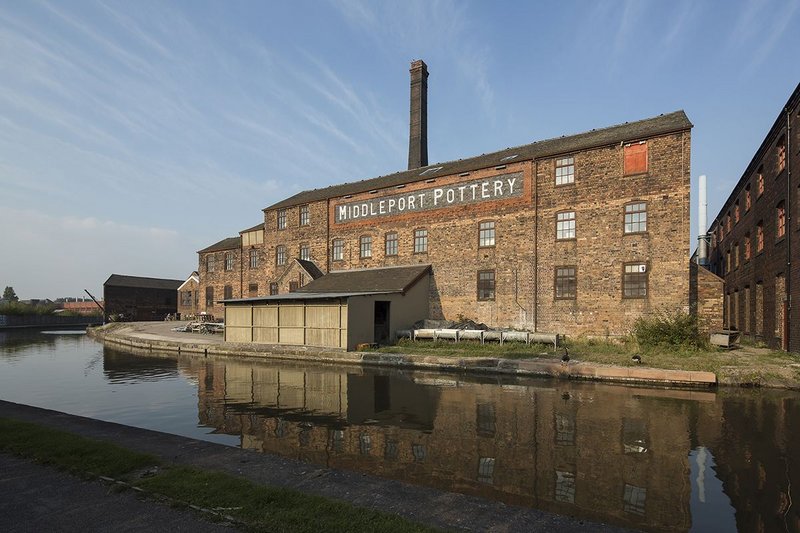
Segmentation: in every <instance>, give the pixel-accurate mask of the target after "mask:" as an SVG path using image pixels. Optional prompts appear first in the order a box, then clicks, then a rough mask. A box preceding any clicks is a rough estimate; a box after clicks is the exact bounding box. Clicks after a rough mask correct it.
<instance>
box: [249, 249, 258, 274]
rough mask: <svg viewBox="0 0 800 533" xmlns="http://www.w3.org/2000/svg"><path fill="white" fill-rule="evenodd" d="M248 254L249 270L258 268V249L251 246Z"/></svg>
mask: <svg viewBox="0 0 800 533" xmlns="http://www.w3.org/2000/svg"><path fill="white" fill-rule="evenodd" d="M248 255H249V257H248V259H249V262H248V264H249V265H250V270H255V269H256V268H258V250H257V249H256V248H251V249H250V251H249V252H248Z"/></svg>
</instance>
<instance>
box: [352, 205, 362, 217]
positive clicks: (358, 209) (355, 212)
mask: <svg viewBox="0 0 800 533" xmlns="http://www.w3.org/2000/svg"><path fill="white" fill-rule="evenodd" d="M359 216H361V207H360V206H358V205H354V206H353V210H352V211H351V213H350V217H351V218H358V217H359Z"/></svg>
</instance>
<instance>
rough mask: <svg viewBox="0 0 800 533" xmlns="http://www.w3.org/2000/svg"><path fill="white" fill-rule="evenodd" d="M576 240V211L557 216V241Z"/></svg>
mask: <svg viewBox="0 0 800 533" xmlns="http://www.w3.org/2000/svg"><path fill="white" fill-rule="evenodd" d="M574 238H575V211H564V212H563V213H558V214H556V240H559V241H562V240H566V239H574Z"/></svg>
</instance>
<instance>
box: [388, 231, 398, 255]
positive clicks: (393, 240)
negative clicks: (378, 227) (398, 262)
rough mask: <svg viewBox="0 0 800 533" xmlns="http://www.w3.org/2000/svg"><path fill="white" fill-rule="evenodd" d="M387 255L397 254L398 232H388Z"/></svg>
mask: <svg viewBox="0 0 800 533" xmlns="http://www.w3.org/2000/svg"><path fill="white" fill-rule="evenodd" d="M386 255H397V233H396V232H394V231H392V232H391V233H387V234H386Z"/></svg>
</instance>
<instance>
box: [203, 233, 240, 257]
mask: <svg viewBox="0 0 800 533" xmlns="http://www.w3.org/2000/svg"><path fill="white" fill-rule="evenodd" d="M241 247H242V238H241V237H228V238H227V239H222V240H221V241H219V242H215V243H214V244H212V245H211V246H209V247H208V248H203V249H202V250H200V251H199V252H197V253H199V254H201V253H203V252H218V251H220V250H233V249H235V248H241Z"/></svg>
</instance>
